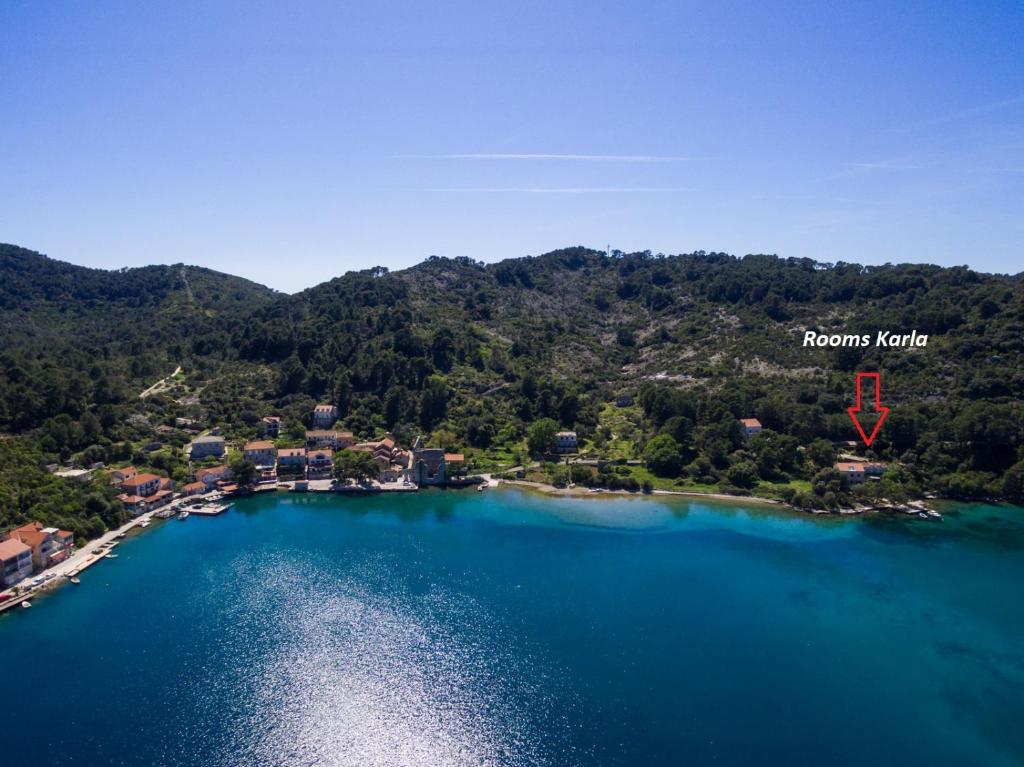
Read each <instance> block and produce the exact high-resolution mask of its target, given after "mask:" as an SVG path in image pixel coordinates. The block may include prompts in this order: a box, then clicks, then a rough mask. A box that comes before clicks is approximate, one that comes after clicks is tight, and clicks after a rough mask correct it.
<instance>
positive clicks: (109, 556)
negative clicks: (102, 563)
mask: <svg viewBox="0 0 1024 767" xmlns="http://www.w3.org/2000/svg"><path fill="white" fill-rule="evenodd" d="M103 558H104V559H117V554H115V553H114V552H112V551H110V552H107V553H106V554H104V555H103Z"/></svg>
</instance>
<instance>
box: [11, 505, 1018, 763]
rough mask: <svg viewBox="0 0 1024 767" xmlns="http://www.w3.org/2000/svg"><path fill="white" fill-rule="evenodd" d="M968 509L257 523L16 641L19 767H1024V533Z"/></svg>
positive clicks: (365, 512) (374, 514)
mask: <svg viewBox="0 0 1024 767" xmlns="http://www.w3.org/2000/svg"><path fill="white" fill-rule="evenodd" d="M945 511H946V512H947V520H946V521H945V522H943V523H929V522H924V521H918V520H899V519H871V520H867V519H831V518H829V519H820V518H812V517H808V516H801V515H796V514H787V513H784V512H778V511H774V510H772V511H759V510H756V509H747V508H743V507H739V506H734V505H727V504H718V505H711V504H709V503H690V502H686V501H681V500H678V499H665V500H662V499H660V498H636V499H631V498H616V499H609V498H601V499H597V498H581V499H552V498H545V497H541V496H537V495H532V494H527V493H523V492H520V491H516V490H504V489H503V490H499V491H494V492H489V493H482V494H481V493H467V492H439V491H432V492H426V493H420V494H417V495H410V496H402V497H379V498H343V499H339V498H333V497H327V496H296V495H277V496H275V497H270V498H267V497H264V498H259V499H251V500H246V501H243V502H240V503H239V504H238V505H237V506H236V508H235V509H233V510H232V511H230V512H228V513H226V514H224V515H222V516H221V517H217V518H209V519H207V518H192V519H189V520H188V521H187V522H184V523H181V522H177V521H173V520H172V521H168V522H166V523H163V524H161V525H159V526H154V527H151V528H150V529H149V530H147V531H145V532H143V533H141V534H140V535H138V536H137V537H134V538H131V539H129V540H127V541H126V542H125V543H124V544H123V545H122V546H121V547H120V548H119V553H120V557H119V558H118V559H117V560H110V561H105V562H102V563H100V564H99V565H97V566H96V567H95V568H93V569H91V570H89V571H87V572H86V573H85V574H84V575H83V576H82V585H81V586H79V587H77V588H76V587H65V588H62V589H61V590H59V591H58V592H57V593H55V594H54V595H52V596H49V597H45V598H41V599H39V600H37V601H36V603H35V607H33V609H32V610H20V611H16V612H15V614H13V615H9V616H6V617H3V618H2V619H0V648H2V652H3V659H4V661H5V663H4V668H5V670H4V675H3V678H4V685H5V692H6V694H5V695H4V704H3V707H2V713H0V717H2V718H3V720H4V723H5V725H6V726H5V730H6V731H7V733H8V736H7V737H6V738H5V742H4V746H3V752H2V753H3V763H4V764H12V765H13V764H37V765H42V764H46V765H51V764H52V765H63V764H68V765H239V766H241V765H246V766H249V765H256V766H262V765H268V766H269V765H282V766H286V767H293V766H298V765H303V766H306V765H310V766H312V765H430V766H431V767H441V766H444V765H645V766H648V765H807V764H822V765H900V766H901V767H906V766H908V765H929V766H930V767H934V766H935V765H972V766H982V765H1020V764H1022V763H1024V727H1022V726H1021V719H1022V715H1024V643H1022V639H1024V600H1022V599H1021V598H1020V595H1019V584H1021V583H1022V582H1024V510H1020V509H1012V508H1006V509H1003V508H996V507H986V506H958V507H953V506H950V507H947V508H946V509H945Z"/></svg>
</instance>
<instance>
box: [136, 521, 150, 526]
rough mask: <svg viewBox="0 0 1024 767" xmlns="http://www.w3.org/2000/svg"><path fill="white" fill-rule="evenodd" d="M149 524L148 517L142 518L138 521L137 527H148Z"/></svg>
mask: <svg viewBox="0 0 1024 767" xmlns="http://www.w3.org/2000/svg"><path fill="white" fill-rule="evenodd" d="M149 525H150V521H149V520H148V519H144V520H142V521H141V522H139V527H149Z"/></svg>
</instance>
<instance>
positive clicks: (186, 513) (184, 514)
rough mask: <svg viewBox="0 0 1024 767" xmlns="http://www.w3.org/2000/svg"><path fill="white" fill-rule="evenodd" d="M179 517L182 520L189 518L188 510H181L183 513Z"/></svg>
mask: <svg viewBox="0 0 1024 767" xmlns="http://www.w3.org/2000/svg"><path fill="white" fill-rule="evenodd" d="M178 519H180V520H186V519H188V511H183V512H181V514H179V515H178Z"/></svg>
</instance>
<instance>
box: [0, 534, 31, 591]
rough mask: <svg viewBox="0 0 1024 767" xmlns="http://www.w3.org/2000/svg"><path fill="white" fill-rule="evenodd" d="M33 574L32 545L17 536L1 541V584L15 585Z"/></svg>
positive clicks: (6, 585)
mask: <svg viewBox="0 0 1024 767" xmlns="http://www.w3.org/2000/svg"><path fill="white" fill-rule="evenodd" d="M31 574H32V547H31V546H28V545H27V544H24V543H22V542H21V541H20V540H19V539H17V538H8V539H7V540H5V541H0V585H2V586H3V587H4V588H7V587H8V586H13V585H15V584H16V583H18V582H19V581H21V580H23V579H25V578H27V577H28V576H30V575H31Z"/></svg>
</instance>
